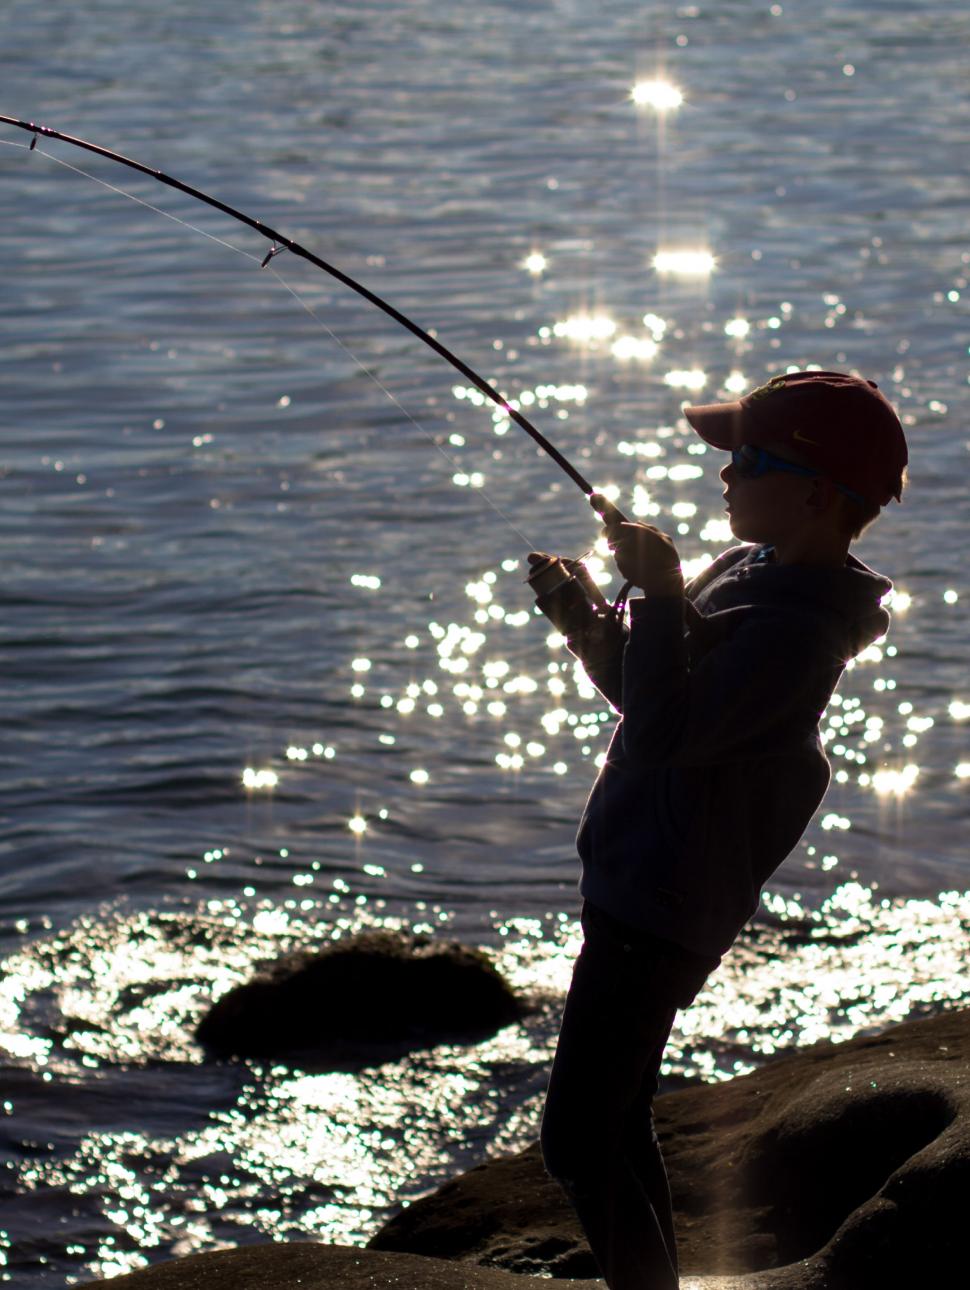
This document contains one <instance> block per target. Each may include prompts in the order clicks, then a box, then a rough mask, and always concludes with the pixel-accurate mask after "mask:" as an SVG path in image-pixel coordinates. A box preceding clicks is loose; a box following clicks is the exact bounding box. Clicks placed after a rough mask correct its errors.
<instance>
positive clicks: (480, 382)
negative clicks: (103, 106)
mask: <svg viewBox="0 0 970 1290" xmlns="http://www.w3.org/2000/svg"><path fill="white" fill-rule="evenodd" d="M0 122H2V123H3V124H4V125H12V126H16V127H17V129H19V130H25V131H26V132H27V133H28V134H30V135H32V136H33V138H32V140H31V143H30V149H29V150H30V151H31V152H33V150H34V148H35V147H36V146H37V139H38V137H39V136H41V135H42V136H43V137H44V138H45V139H59V140H60V141H61V143H68V144H70V145H71V146H72V147H74V148H83V149H84V150H85V151H86V152H93V153H96V154H97V156H99V157H105V158H106V159H107V160H108V161H114V162H117V163H118V165H120V166H127V167H128V169H129V170H137V171H138V172H139V173H140V174H143V175H148V177H149V178H150V179H155V180H157V181H158V182H159V183H160V184H167V185H168V187H169V188H175V189H177V190H178V191H179V192H180V193H185V194H187V196H189V197H194V198H195V199H196V201H200V202H204V203H205V204H206V206H212V207H214V208H215V209H216V210H218V211H222V212H223V214H224V215H228V216H230V217H231V218H232V219H235V220H238V221H239V223H240V224H245V225H247V226H248V227H249V228H251V229H253V230H255V232H257V233H258V234H259V235H260V237H265V238H266V240H267V241H269V242H272V244H273V245H272V246H271V247H270V249H269V251H268V252H267V253H266V255H265V256H264V258H263V261H262V264H261V266H260V267H261V268H264V269H265V268H266V266H267V265H268V264H269V262H270V261H271V260H272V259H273V258H274V257H275V256H277V255H279V253H280V252H281V251H289V252H290V253H291V254H292V255H296V256H299V257H300V258H301V259H303V260H308V261H309V262H310V263H311V264H315V265H316V267H317V268H318V269H322V270H323V272H324V273H329V274H330V276H331V277H332V278H336V279H337V281H338V282H342V283H343V284H344V286H347V287H350V289H351V290H352V291H356V292H357V294H358V295H359V296H363V297H364V299H365V300H368V301H370V303H371V304H372V305H376V307H377V308H378V309H380V310H382V311H383V312H384V313H385V314H387V315H388V317H389V318H393V319H394V321H395V322H397V323H400V325H401V326H402V327H406V328H407V330H408V331H409V332H411V334H412V335H413V336H417V338H418V340H422V341H424V343H425V344H426V345H429V346H430V347H431V349H433V350H434V351H435V353H436V354H440V356H441V357H442V358H443V359H444V360H445V361H446V362H448V363H450V364H451V365H452V367H455V368H457V369H458V371H459V372H461V374H462V376H465V377H467V378H468V380H469V381H471V382H472V384H473V385H474V386H476V387H477V389H479V390H481V392H482V394H484V395H485V396H486V397H487V398H489V399H491V401H492V402H493V403H496V404H497V405H498V406H499V407H500V408H501V409H502V411H503V412H504V413H505V415H506V416H507V417H509V418H510V419H511V420H512V421H514V422H515V424H516V425H517V426H519V428H520V429H522V430H524V431H525V433H526V434H527V435H528V436H529V437H530V438H531V439H533V440H534V441H535V442H536V443H537V444H538V445H539V447H540V448H541V449H542V450H543V452H545V453H548V455H549V456H550V457H551V458H552V459H553V461H554V462H555V463H556V465H557V466H559V468H560V469H561V470H563V471H565V473H566V474H567V475H568V476H569V478H570V479H571V480H572V481H573V483H574V484H577V485H578V486H579V488H581V489H582V491H583V492H584V493H585V494H586V496H587V497H589V495H590V494H591V493H592V492H593V491H594V490H593V485H592V484H591V483H590V482H589V480H588V479H587V478H586V477H585V476H584V475H582V474H580V472H579V471H578V470H577V469H576V467H575V466H574V465H573V464H572V462H571V461H569V460H568V459H567V458H566V457H564V456H563V454H562V453H561V452H560V451H559V449H558V448H557V447H556V446H555V445H554V444H552V443H550V442H549V440H548V439H547V438H546V436H545V435H544V434H542V433H541V432H540V431H539V430H537V429H536V427H535V426H534V425H533V424H532V422H531V421H529V419H528V418H527V417H525V416H523V415H522V413H521V412H520V411H519V410H518V408H514V407H512V405H511V404H510V403H509V402H508V401H507V400H506V399H504V398H503V397H502V395H501V394H499V392H498V390H496V389H495V387H494V386H492V385H491V384H489V382H488V381H486V380H485V378H484V377H483V376H480V375H479V373H478V372H476V371H475V369H474V368H472V367H469V366H468V364H467V363H465V362H464V361H463V360H462V359H460V358H459V357H458V355H457V354H454V353H452V351H451V350H450V349H448V348H447V346H445V345H442V343H441V341H439V340H437V339H436V338H435V337H434V336H432V335H430V334H429V333H428V332H426V331H425V330H424V328H423V327H419V326H418V324H417V323H416V322H414V321H413V320H412V319H411V318H409V317H408V316H407V315H406V314H403V313H401V311H400V310H399V309H395V308H394V306H393V305H392V304H389V303H388V301H386V300H384V299H382V297H381V296H379V295H377V294H376V292H373V291H371V290H370V288H369V287H365V286H364V284H363V283H361V282H358V281H357V279H356V278H352V277H351V276H350V274H349V273H344V271H343V270H342V269H338V268H337V267H336V265H333V264H329V263H328V262H327V261H326V260H324V259H322V258H321V257H320V256H319V255H317V254H316V253H315V252H313V251H311V250H310V249H309V248H308V247H305V246H303V245H301V243H299V242H296V241H294V240H293V238H291V237H286V236H285V235H284V234H283V233H280V232H278V230H276V229H275V228H271V227H270V225H269V224H265V223H263V221H262V220H258V219H254V218H253V217H252V216H251V215H247V214H246V213H245V211H241V210H238V209H237V208H236V207H235V206H229V205H228V204H227V203H226V202H223V201H220V200H219V199H218V198H217V197H213V196H212V195H211V194H209V193H204V192H203V191H202V190H201V189H200V188H194V187H193V186H192V185H191V184H186V183H183V181H182V180H181V179H176V178H174V176H172V175H166V174H164V173H163V172H162V171H161V170H155V169H153V168H152V167H151V166H146V165H144V164H143V163H142V162H140V161H135V160H134V159H133V158H132V157H126V156H123V155H122V153H120V152H112V151H111V150H110V149H108V148H102V147H101V146H100V145H99V144H96V143H89V142H88V141H87V140H86V139H78V138H77V137H75V136H74V135H71V134H64V133H63V132H62V131H60V130H53V129H51V127H50V126H47V125H37V124H36V123H35V122H33V121H20V120H18V118H17V117H12V116H0Z"/></svg>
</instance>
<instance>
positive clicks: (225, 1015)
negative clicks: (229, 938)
mask: <svg viewBox="0 0 970 1290" xmlns="http://www.w3.org/2000/svg"><path fill="white" fill-rule="evenodd" d="M523 1011H524V1006H523V1004H522V1002H521V1001H520V1000H519V999H518V997H517V996H516V994H515V993H514V991H513V990H512V988H511V987H510V986H509V985H508V984H507V982H506V981H505V980H504V979H503V978H502V977H501V976H500V975H499V973H498V972H497V971H496V969H495V968H494V967H493V966H492V964H491V962H490V961H489V960H488V958H487V957H486V956H485V955H484V954H483V953H481V951H479V950H473V949H468V948H467V947H466V946H463V945H459V944H457V943H456V942H453V941H451V942H447V941H435V940H432V939H430V938H429V937H424V936H404V935H398V934H396V933H393V932H366V933H363V934H361V935H359V936H354V937H351V938H348V939H347V940H346V941H335V942H334V943H333V944H332V945H330V946H328V947H327V948H326V949H324V950H322V951H319V952H317V953H299V954H292V955H288V956H287V957H285V958H284V959H281V960H280V961H279V962H277V963H274V964H272V965H271V966H270V967H268V968H264V969H263V970H262V971H261V972H260V973H259V974H258V975H257V976H255V977H254V978H253V980H251V981H248V982H247V983H246V984H245V985H240V986H236V987H235V988H234V989H232V990H230V991H229V992H228V994H225V995H223V996H222V998H221V999H219V1000H218V1001H217V1002H216V1003H215V1004H214V1005H213V1006H212V1008H211V1009H210V1010H209V1012H208V1014H207V1015H206V1016H205V1017H204V1018H203V1020H202V1021H201V1023H200V1024H199V1026H198V1029H197V1031H196V1038H197V1039H198V1040H199V1042H200V1043H201V1044H203V1045H204V1046H205V1047H206V1048H207V1049H209V1051H210V1052H212V1053H214V1054H217V1055H220V1056H229V1055H232V1056H240V1057H276V1058H279V1057H286V1056H290V1057H297V1056H298V1057H299V1059H300V1061H301V1062H303V1064H309V1065H312V1067H313V1068H314V1069H317V1070H323V1069H328V1070H338V1069H353V1068H355V1067H360V1066H362V1065H367V1064H372V1063H374V1062H379V1061H387V1060H389V1059H390V1058H393V1057H397V1056H400V1055H402V1054H404V1053H406V1052H409V1051H411V1050H412V1049H415V1048H427V1047H431V1046H433V1045H434V1044H438V1043H445V1042H449V1041H467V1040H474V1039H482V1038H485V1037H487V1036H488V1035H492V1034H494V1033H495V1032H496V1031H497V1030H500V1029H501V1028H502V1027H503V1026H506V1025H508V1024H509V1023H511V1022H513V1021H516V1020H518V1018H519V1017H520V1016H521V1015H522V1013H523Z"/></svg>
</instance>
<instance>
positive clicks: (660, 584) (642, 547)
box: [589, 493, 684, 596]
mask: <svg viewBox="0 0 970 1290" xmlns="http://www.w3.org/2000/svg"><path fill="white" fill-rule="evenodd" d="M589 503H590V505H591V506H592V507H593V509H594V510H595V511H597V512H598V513H599V514H600V515H601V516H602V517H603V523H604V526H605V532H606V540H607V542H608V543H609V545H610V550H611V551H612V552H613V558H614V560H615V561H616V567H617V568H618V569H619V571H620V573H621V575H622V576H623V578H624V579H625V580H626V581H627V582H632V583H633V585H634V586H635V587H640V588H641V589H642V590H643V591H644V592H645V593H646V594H647V595H648V596H680V595H683V591H684V577H683V574H682V573H681V571H680V556H679V555H678V554H677V548H676V547H675V546H674V544H673V542H672V541H671V539H670V538H669V537H668V536H667V534H666V533H662V532H661V531H660V529H656V528H654V527H653V525H651V524H630V523H628V522H627V521H626V520H624V519H623V517H622V515H621V513H620V512H619V511H618V510H617V508H616V507H615V506H614V505H613V504H612V502H609V501H607V499H606V498H605V497H604V496H603V494H602V493H592V494H591V495H590V499H589Z"/></svg>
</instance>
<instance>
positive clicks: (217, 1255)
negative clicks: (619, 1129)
mask: <svg viewBox="0 0 970 1290" xmlns="http://www.w3.org/2000/svg"><path fill="white" fill-rule="evenodd" d="M527 1284H528V1283H527V1282H524V1281H523V1279H522V1278H521V1277H518V1276H516V1275H515V1274H514V1273H512V1272H501V1271H497V1270H495V1269H494V1268H479V1267H475V1266H469V1265H468V1264H467V1263H446V1262H445V1261H444V1260H443V1259H426V1258H422V1257H421V1256H420V1255H418V1254H381V1253H379V1252H378V1251H376V1250H359V1249H357V1248H356V1247H350V1246H345V1245H314V1244H310V1243H309V1242H306V1241H294V1242H290V1243H288V1244H283V1245H244V1246H241V1247H239V1248H238V1249H232V1250H215V1251H212V1252H211V1253H209V1254H193V1255H190V1256H189V1257H188V1258H184V1259H177V1260H175V1261H174V1262H171V1263H159V1264H156V1265H155V1267H149V1268H142V1269H141V1270H140V1271H138V1272H130V1273H128V1275H127V1276H123V1277H112V1278H111V1279H110V1281H92V1282H88V1285H99V1286H107V1285H110V1286H111V1288H112V1290H115V1287H121V1288H122V1290H524V1287H525V1286H526V1285H527ZM571 1286H572V1287H573V1290H603V1282H602V1281H573V1282H572V1283H571ZM681 1290H797V1287H796V1286H795V1284H794V1283H793V1282H782V1281H778V1280H774V1281H771V1282H768V1281H766V1280H764V1278H763V1277H738V1278H735V1277H725V1278H721V1277H714V1278H710V1279H708V1278H706V1277H705V1278H702V1279H701V1280H693V1279H687V1280H684V1281H682V1282H681Z"/></svg>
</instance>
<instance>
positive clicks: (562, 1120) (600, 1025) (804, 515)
mask: <svg viewBox="0 0 970 1290" xmlns="http://www.w3.org/2000/svg"><path fill="white" fill-rule="evenodd" d="M685 415H686V417H687V420H688V422H689V423H690V424H691V425H692V426H693V428H694V429H695V430H696V431H697V433H698V434H699V435H700V436H701V437H702V438H703V439H705V440H706V441H707V442H708V443H709V444H710V445H712V446H713V447H714V448H717V449H720V450H722V451H724V452H728V453H730V454H731V457H730V459H729V461H728V463H727V465H725V466H724V468H723V470H722V471H721V472H720V473H721V479H722V480H723V482H724V484H725V492H724V497H725V500H726V503H727V509H728V514H729V516H730V524H731V530H732V532H733V533H734V535H735V536H736V537H738V538H740V539H741V540H742V542H744V543H746V544H749V545H744V546H737V547H733V548H732V549H730V550H728V551H725V552H724V553H723V554H722V555H720V556H719V557H718V558H717V559H716V560H715V561H714V562H713V563H712V564H711V565H709V566H708V567H707V568H706V569H705V570H704V571H703V573H701V574H700V576H699V577H697V578H695V579H693V580H692V581H691V582H690V583H688V584H687V585H686V587H685V585H684V581H683V578H682V576H681V572H680V562H679V558H678V555H677V551H676V548H675V547H674V544H673V542H672V541H671V540H670V538H668V537H667V536H666V535H665V534H663V533H661V532H660V531H659V530H658V529H655V528H652V527H650V526H649V525H644V524H629V523H626V522H622V520H621V519H620V517H619V516H618V513H617V512H616V511H615V509H614V508H612V507H611V506H610V504H609V503H608V502H607V501H606V499H605V498H603V497H602V496H601V495H599V494H594V496H593V497H592V498H591V499H590V500H591V502H592V504H593V505H594V507H595V508H596V509H597V510H598V511H599V512H600V514H601V515H602V516H603V518H604V521H605V523H606V532H607V537H608V539H609V542H610V546H611V548H612V550H613V554H614V557H615V560H616V564H617V567H618V569H619V571H620V573H621V574H622V576H623V577H624V578H625V579H626V580H627V581H629V582H631V583H633V585H634V586H635V587H638V588H640V589H641V590H642V592H643V596H642V598H637V599H634V600H632V601H631V603H630V626H629V630H628V631H626V630H624V632H623V633H622V636H620V634H619V633H617V634H616V638H615V639H616V645H615V648H613V649H612V650H611V651H607V652H606V654H605V655H604V653H603V651H602V649H600V650H599V651H597V653H596V656H595V657H594V656H591V655H590V653H589V651H588V650H586V656H585V657H584V645H585V644H586V643H588V640H589V637H588V635H587V634H586V633H585V630H584V628H585V626H586V625H584V624H582V623H577V625H576V627H577V630H576V631H575V632H571V631H570V630H569V627H568V626H567V627H565V628H561V630H564V632H565V634H566V637H567V641H568V643H569V645H570V648H571V649H572V650H573V651H574V652H575V653H577V654H578V655H579V656H580V657H581V658H582V659H583V662H584V664H585V665H586V668H587V671H588V672H589V674H590V676H591V679H592V680H593V682H594V683H595V684H596V685H597V686H598V688H599V689H600V690H601V692H602V693H603V694H604V695H605V697H606V698H607V699H608V700H609V701H610V702H611V703H612V704H613V705H614V707H615V708H617V710H618V711H619V713H620V720H619V721H618V723H617V726H616V729H615V731H614V734H613V738H612V741H611V743H610V747H609V751H608V752H607V756H606V762H605V764H604V766H603V768H602V770H601V772H600V774H599V777H598V778H597V780H596V783H595V785H594V787H593V790H592V793H591V794H590V797H589V801H588V802H587V804H586V809H585V811H584V813H583V818H582V821H581V823H580V827H579V837H578V848H579V854H580V858H581V860H582V866H583V872H582V879H581V883H580V891H581V894H582V896H583V899H584V904H583V914H582V921H583V930H584V934H585V940H584V944H583V948H582V951H581V953H580V955H579V958H578V959H577V961H576V965H575V968H574V971H573V979H572V984H571V986H570V990H569V993H568V995H567V998H566V1006H565V1011H564V1013H563V1020H562V1028H561V1031H560V1036H559V1045H558V1048H557V1051H556V1056H555V1061H554V1063H553V1068H552V1074H551V1077H550V1083H549V1091H548V1096H547V1100H546V1106H545V1111H544V1115H543V1124H542V1136H541V1142H542V1150H543V1156H544V1159H545V1162H546V1167H547V1169H548V1170H549V1172H550V1173H551V1174H552V1175H553V1177H555V1178H556V1179H558V1181H559V1182H560V1183H561V1185H562V1186H563V1187H564V1189H565V1190H566V1192H567V1194H568V1195H569V1197H570V1200H571V1201H572V1203H573V1204H574V1206H575V1208H576V1210H577V1213H578V1215H579V1218H580V1220H581V1222H582V1225H583V1228H584V1230H585V1232H586V1234H587V1237H588V1239H589V1243H590V1246H591V1248H592V1251H593V1254H594V1255H595V1257H596V1259H597V1261H598V1263H599V1265H600V1268H601V1270H602V1273H603V1275H604V1277H605V1279H606V1283H607V1285H608V1287H609V1288H610V1290H675V1288H676V1286H677V1285H678V1274H677V1253H676V1242H675V1236H674V1230H673V1221H672V1217H671V1205H670V1193H669V1190H668V1187H667V1179H666V1174H665V1171H664V1165H663V1160H662V1157H661V1153H660V1148H659V1145H658V1143H657V1139H656V1136H655V1134H654V1131H653V1121H652V1110H651V1108H652V1100H653V1097H654V1094H655V1093H656V1089H657V1081H658V1074H659V1070H660V1063H661V1059H662V1056H663V1051H664V1046H665V1044H666V1042H667V1038H668V1036H669V1034H670V1029H671V1026H672V1024H673V1021H674V1017H675V1014H676V1011H677V1009H678V1008H685V1007H687V1006H688V1005H689V1004H690V1003H691V1002H692V1001H693V999H694V997H695V995H696V994H697V992H698V991H699V990H700V988H701V986H702V985H703V983H704V981H705V980H706V978H707V976H708V975H709V974H710V972H711V971H713V969H714V968H715V967H716V966H717V964H718V962H719V961H720V958H721V956H722V955H723V954H724V953H725V952H726V951H727V950H728V949H729V948H730V946H731V944H732V943H733V941H734V939H735V938H736V936H737V934H738V932H739V931H740V929H741V927H742V926H743V925H744V923H745V922H747V920H748V919H749V918H750V917H751V916H752V914H753V913H754V912H755V910H756V908H757V905H758V901H759V898H760V893H761V888H762V886H763V884H764V883H765V882H766V881H767V879H768V878H769V877H770V875H771V874H772V873H773V872H774V870H775V869H776V868H777V867H778V866H779V865H780V864H781V862H782V861H783V860H784V859H785V857H786V856H787V855H788V854H789V853H790V852H791V851H792V849H793V848H794V846H795V845H796V843H797V842H798V839H799V838H800V837H801V835H802V833H803V831H804V829H805V827H806V825H807V824H808V822H809V820H810V818H811V816H812V815H813V813H814V811H815V809H816V808H817V806H818V805H819V803H820V801H821V800H822V797H823V795H824V793H825V790H826V788H827V787H828V783H829V777H830V768H829V763H828V760H827V759H826V757H825V754H824V752H823V750H822V744H821V739H820V736H819V730H818V721H819V717H820V715H821V714H822V712H823V710H824V709H825V707H826V704H827V703H828V701H829V698H830V696H831V694H832V691H833V690H834V689H835V686H836V684H837V683H838V680H839V677H840V676H841V674H842V671H843V669H844V668H845V665H846V663H847V662H848V661H849V659H851V658H852V657H854V655H856V654H857V653H859V651H860V650H862V649H864V648H865V647H866V646H867V645H869V644H870V643H871V642H872V641H873V640H875V639H876V638H877V637H879V636H881V635H883V634H884V633H885V631H886V629H887V627H888V624H889V615H888V614H887V613H886V611H885V609H883V608H882V607H881V602H882V600H883V599H884V597H885V596H886V594H887V592H888V591H889V590H890V587H891V584H890V583H889V581H888V580H887V579H885V578H883V577H881V576H880V575H879V574H877V573H875V572H873V571H872V570H871V569H869V568H867V567H866V566H865V565H864V564H862V563H861V562H860V561H858V560H856V559H855V557H853V556H852V555H850V554H849V546H850V543H851V542H852V541H853V540H854V539H855V538H856V537H858V536H859V535H860V534H861V532H862V530H863V529H864V528H865V527H866V526H867V525H868V524H869V523H871V521H872V520H873V519H874V518H875V517H876V515H878V513H879V511H880V509H881V508H882V506H884V505H886V504H887V503H888V502H889V501H890V500H891V499H892V498H893V497H895V498H896V500H897V501H898V500H900V497H901V494H902V488H903V482H904V476H905V469H906V462H907V452H906V442H905V439H904V436H903V431H902V426H901V425H900V422H899V418H898V417H897V416H896V413H895V412H894V411H893V409H892V407H891V405H890V404H889V403H888V401H887V400H886V399H885V398H884V397H883V395H882V394H881V393H880V392H879V390H878V389H877V388H876V387H875V385H873V384H872V383H871V382H868V381H864V380H862V379H861V378H858V377H855V376H849V375H844V374H842V373H838V372H822V371H806V372H793V373H789V374H788V375H786V376H780V377H775V378H774V379H773V380H772V381H770V382H769V383H768V384H767V385H764V386H762V387H760V388H759V389H757V390H754V391H753V392H752V393H751V394H749V395H747V396H746V397H745V398H743V399H741V400H740V401H739V402H737V403H728V404H712V405H709V406H706V407H694V408H687V409H685ZM685 600H687V601H689V602H691V604H692V606H693V608H692V609H690V611H689V613H687V612H686V611H685ZM539 604H540V606H541V607H543V608H544V609H545V610H546V611H547V612H550V606H549V604H547V603H544V602H543V600H542V599H540V601H539ZM554 620H555V618H554ZM557 625H558V623H557Z"/></svg>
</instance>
